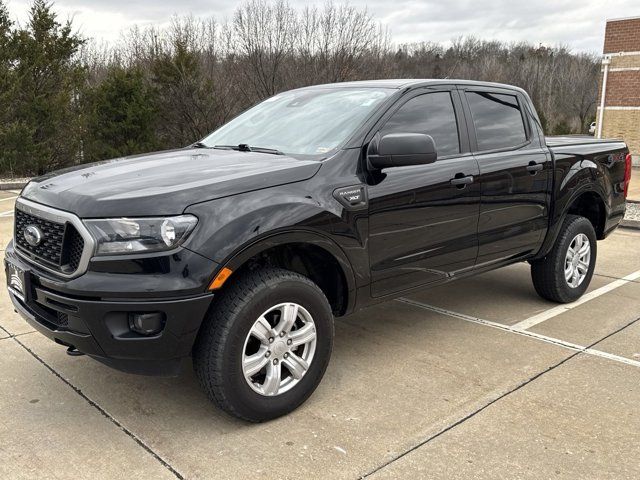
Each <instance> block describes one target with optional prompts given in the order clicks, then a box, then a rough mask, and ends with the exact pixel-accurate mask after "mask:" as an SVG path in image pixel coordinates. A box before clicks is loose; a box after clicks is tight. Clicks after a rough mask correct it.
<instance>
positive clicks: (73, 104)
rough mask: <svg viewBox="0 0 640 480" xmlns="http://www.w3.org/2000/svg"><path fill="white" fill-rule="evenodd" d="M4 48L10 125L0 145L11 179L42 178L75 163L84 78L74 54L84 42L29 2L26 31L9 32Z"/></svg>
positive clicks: (40, 3)
mask: <svg viewBox="0 0 640 480" xmlns="http://www.w3.org/2000/svg"><path fill="white" fill-rule="evenodd" d="M9 43H10V44H11V49H10V50H9V53H10V54H11V57H12V58H11V63H10V65H11V66H10V70H11V71H10V77H12V82H11V83H12V88H11V89H10V95H11V98H10V101H11V103H12V106H11V109H12V112H11V114H12V121H11V123H10V124H9V127H8V132H7V133H6V134H5V135H4V141H5V142H6V143H7V145H6V147H7V148H8V150H7V151H8V152H9V153H8V154H7V157H8V159H7V160H8V162H9V163H11V164H12V165H13V173H14V174H27V175H33V174H42V173H45V172H48V171H50V170H52V169H55V168H60V167H63V166H67V165H72V164H75V163H78V162H80V161H81V144H80V136H81V130H82V128H81V124H80V122H81V120H82V116H81V115H80V111H79V102H78V98H79V96H80V94H81V90H82V87H83V85H84V82H85V77H86V72H85V69H84V68H83V67H82V65H81V64H80V62H79V60H78V59H77V53H78V50H79V48H80V47H81V46H82V44H83V43H84V40H83V39H82V38H80V36H78V35H77V34H76V33H74V32H73V31H72V28H71V22H66V23H65V24H64V25H61V24H60V23H59V22H58V21H57V20H56V14H55V13H54V12H53V11H52V7H51V4H49V3H48V2H46V1H45V0H34V2H33V4H32V6H31V9H30V14H29V21H28V23H27V25H26V26H25V27H24V28H20V29H16V30H14V31H13V32H12V34H11V35H10V42H9ZM0 141H2V140H0ZM4 146H5V145H1V144H0V148H2V147H4ZM3 156H4V155H3ZM3 160H4V159H3ZM3 163H4V162H3Z"/></svg>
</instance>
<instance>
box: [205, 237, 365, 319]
mask: <svg viewBox="0 0 640 480" xmlns="http://www.w3.org/2000/svg"><path fill="white" fill-rule="evenodd" d="M291 243H300V244H308V245H314V246H316V247H319V248H321V249H323V250H325V251H326V252H327V253H329V254H330V255H331V256H332V257H333V258H335V259H336V261H337V262H338V265H339V266H340V269H341V270H342V274H343V276H344V279H345V281H346V283H347V285H346V286H347V292H348V299H347V311H351V310H352V309H353V306H354V305H355V292H356V287H357V285H356V278H355V274H354V270H353V266H352V265H351V261H350V260H349V258H348V257H347V255H346V254H345V253H344V251H343V250H342V248H341V247H340V246H339V245H338V244H337V243H336V242H334V241H333V240H332V239H330V238H329V237H327V236H325V235H322V234H320V233H317V232H314V231H310V230H292V231H285V232H272V233H265V234H264V235H263V236H261V237H259V238H254V239H252V240H251V241H249V242H247V243H246V244H244V245H241V246H239V247H238V248H236V249H235V250H234V252H233V253H232V254H231V255H229V256H228V257H227V258H226V259H225V260H224V261H223V262H221V263H220V265H219V268H218V269H217V271H216V272H215V274H217V272H218V271H220V270H221V269H222V268H224V267H227V268H229V269H230V270H231V271H232V272H233V271H236V270H237V269H238V268H240V267H241V266H242V265H244V263H245V262H246V261H247V260H249V259H250V258H252V257H254V256H256V255H257V254H259V253H261V252H264V251H265V250H268V249H270V248H273V247H278V246H281V245H286V244H291ZM214 276H215V275H214Z"/></svg>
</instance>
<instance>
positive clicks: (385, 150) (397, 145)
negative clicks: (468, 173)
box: [367, 133, 438, 170]
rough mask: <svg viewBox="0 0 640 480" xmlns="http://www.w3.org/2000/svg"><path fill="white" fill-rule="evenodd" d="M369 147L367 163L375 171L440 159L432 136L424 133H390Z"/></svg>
mask: <svg viewBox="0 0 640 480" xmlns="http://www.w3.org/2000/svg"><path fill="white" fill-rule="evenodd" d="M375 143H376V141H375V139H374V140H373V141H372V142H371V145H370V146H369V152H368V154H367V161H368V163H369V167H370V168H371V169H373V170H381V169H383V168H389V167H404V166H409V165H423V164H426V163H433V162H435V161H436V159H437V158H438V154H437V152H436V144H435V142H434V141H433V138H432V137H431V135H425V134H423V133H389V134H388V135H385V136H384V137H382V138H380V140H378V142H377V148H376V146H375V145H374V144H375Z"/></svg>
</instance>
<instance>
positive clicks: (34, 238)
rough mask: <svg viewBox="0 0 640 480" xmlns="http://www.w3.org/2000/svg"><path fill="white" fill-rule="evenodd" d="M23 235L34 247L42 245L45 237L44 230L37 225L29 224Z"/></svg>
mask: <svg viewBox="0 0 640 480" xmlns="http://www.w3.org/2000/svg"><path fill="white" fill-rule="evenodd" d="M22 235H23V236H24V239H25V240H26V241H27V243H28V244H29V245H31V246H32V247H37V246H38V245H40V244H41V243H42V239H43V238H44V234H43V233H42V230H40V229H39V228H38V227H36V226H35V225H29V226H28V227H26V228H25V229H24V232H23V233H22Z"/></svg>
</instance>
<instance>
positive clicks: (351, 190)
mask: <svg viewBox="0 0 640 480" xmlns="http://www.w3.org/2000/svg"><path fill="white" fill-rule="evenodd" d="M333 198H335V199H336V200H338V201H339V202H340V203H341V204H342V205H344V206H345V207H346V208H348V209H349V210H359V209H361V208H366V206H367V190H366V187H365V186H364V185H352V186H350V187H341V188H337V189H336V190H334V191H333Z"/></svg>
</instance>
